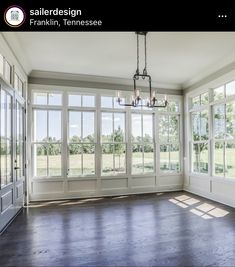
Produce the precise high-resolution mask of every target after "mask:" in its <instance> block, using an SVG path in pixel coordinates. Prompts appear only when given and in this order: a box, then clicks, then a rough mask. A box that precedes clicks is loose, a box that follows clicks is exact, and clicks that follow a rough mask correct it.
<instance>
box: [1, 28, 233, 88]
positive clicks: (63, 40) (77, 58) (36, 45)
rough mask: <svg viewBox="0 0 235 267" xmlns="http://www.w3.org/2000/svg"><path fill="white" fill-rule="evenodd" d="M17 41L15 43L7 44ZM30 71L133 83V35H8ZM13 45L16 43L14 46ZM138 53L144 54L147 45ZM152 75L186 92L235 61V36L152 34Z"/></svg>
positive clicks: (149, 48)
mask: <svg viewBox="0 0 235 267" xmlns="http://www.w3.org/2000/svg"><path fill="white" fill-rule="evenodd" d="M10 34H14V35H15V36H16V38H17V41H16V43H15V42H11V41H10V40H11V39H9V38H10V37H11V36H10ZM4 35H5V37H6V39H8V42H9V43H10V45H11V46H12V49H13V50H17V51H18V53H19V49H20V50H21V57H26V58H27V59H28V61H29V63H30V69H31V70H43V71H53V72H64V73H73V74H85V75H95V76H105V77H115V78H123V79H130V78H131V77H132V75H133V74H134V72H135V70H136V35H135V33H134V32H16V33H4ZM14 43H15V44H14ZM141 48H142V49H141V50H140V53H141V54H142V55H143V46H142V47H141ZM147 53H148V72H149V74H150V75H151V76H152V80H153V82H155V84H161V86H162V87H164V86H165V87H168V88H184V87H187V86H188V85H190V84H192V83H193V82H195V81H198V80H200V79H202V78H203V77H206V76H207V75H209V74H211V73H213V72H215V71H216V70H218V69H219V68H221V67H224V66H225V65H227V64H229V63H231V62H233V61H234V60H235V32H149V33H148V35H147Z"/></svg>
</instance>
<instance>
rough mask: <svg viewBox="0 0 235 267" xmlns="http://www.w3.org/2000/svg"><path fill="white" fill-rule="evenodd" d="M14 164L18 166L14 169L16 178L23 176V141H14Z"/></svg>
mask: <svg viewBox="0 0 235 267" xmlns="http://www.w3.org/2000/svg"><path fill="white" fill-rule="evenodd" d="M16 160H17V162H16V166H17V167H18V168H19V169H17V170H16V180H18V179H20V178H21V177H22V176H23V142H17V143H16Z"/></svg>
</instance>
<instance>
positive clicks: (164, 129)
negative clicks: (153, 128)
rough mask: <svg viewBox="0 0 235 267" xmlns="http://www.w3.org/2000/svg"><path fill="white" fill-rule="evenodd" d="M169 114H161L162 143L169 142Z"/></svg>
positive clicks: (160, 131) (160, 130)
mask: <svg viewBox="0 0 235 267" xmlns="http://www.w3.org/2000/svg"><path fill="white" fill-rule="evenodd" d="M168 127H169V116H168V115H159V127H158V131H159V139H160V142H161V143H168V130H169V129H168Z"/></svg>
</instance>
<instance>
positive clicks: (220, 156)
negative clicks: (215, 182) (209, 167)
mask: <svg viewBox="0 0 235 267" xmlns="http://www.w3.org/2000/svg"><path fill="white" fill-rule="evenodd" d="M214 153H215V154H214V172H215V175H216V176H224V145H223V143H219V142H216V143H215V152H214Z"/></svg>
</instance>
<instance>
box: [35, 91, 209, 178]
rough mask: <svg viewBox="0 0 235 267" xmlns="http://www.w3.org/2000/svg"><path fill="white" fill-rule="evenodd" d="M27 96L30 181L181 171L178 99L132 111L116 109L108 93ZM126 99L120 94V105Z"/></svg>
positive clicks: (38, 92)
mask: <svg viewBox="0 0 235 267" xmlns="http://www.w3.org/2000/svg"><path fill="white" fill-rule="evenodd" d="M32 93H33V94H32V110H33V116H32V117H33V133H32V152H33V153H32V155H33V168H32V172H33V175H32V176H33V178H45V179H47V178H54V177H61V178H63V179H66V178H68V179H70V180H75V179H76V178H78V179H89V178H91V179H93V178H94V177H100V176H101V177H103V178H104V179H107V177H108V176H109V177H110V176H115V177H117V176H125V177H126V176H127V175H133V176H135V175H143V174H144V175H146V176H147V175H149V176H151V175H153V174H155V173H156V170H157V169H158V168H159V170H160V172H161V173H163V172H166V173H169V172H170V173H179V172H180V171H181V166H180V165H181V149H180V147H181V144H180V143H181V139H180V138H181V137H180V100H179V98H178V97H175V98H173V97H172V99H170V100H169V103H170V105H169V106H168V107H167V108H166V109H157V108H156V109H147V108H140V109H137V110H136V109H132V108H131V107H122V106H119V104H118V103H117V102H116V97H114V95H112V92H111V91H110V92H108V90H107V91H106V90H105V94H104V95H103V94H102V93H100V91H97V93H94V91H92V90H90V91H89V92H88V93H86V92H84V91H83V90H81V91H77V92H69V93H68V92H65V93H64V94H62V92H60V91H53V92H52V91H50V90H45V91H44V90H42V91H39V90H35V91H33V92H32ZM109 93H110V95H109ZM97 97H98V99H97ZM126 97H128V93H127V94H126V95H124V93H123V102H124V101H125V99H126ZM96 100H97V101H96ZM62 103H63V105H65V106H64V107H63V108H62ZM62 121H63V123H64V125H63V131H62ZM155 121H156V122H158V123H159V125H155V123H154V122H155ZM97 124H98V125H97ZM155 129H157V130H156V133H158V134H159V136H157V137H156V136H155ZM62 133H63V134H62ZM97 138H98V140H97ZM155 139H157V140H159V143H157V144H156V143H155V141H156V140H155ZM127 142H129V143H128V144H127ZM205 142H207V140H206V141H205ZM156 147H157V148H158V152H156ZM62 150H63V153H61V152H62ZM127 155H128V157H127ZM156 156H157V159H156ZM157 161H159V162H160V164H159V165H156V162H157ZM61 162H63V165H62V164H61ZM62 174H63V175H62ZM64 176H65V177H64Z"/></svg>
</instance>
